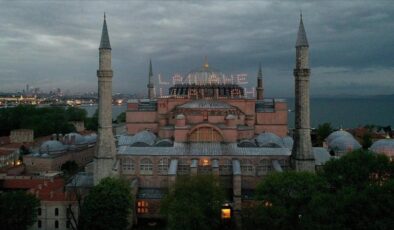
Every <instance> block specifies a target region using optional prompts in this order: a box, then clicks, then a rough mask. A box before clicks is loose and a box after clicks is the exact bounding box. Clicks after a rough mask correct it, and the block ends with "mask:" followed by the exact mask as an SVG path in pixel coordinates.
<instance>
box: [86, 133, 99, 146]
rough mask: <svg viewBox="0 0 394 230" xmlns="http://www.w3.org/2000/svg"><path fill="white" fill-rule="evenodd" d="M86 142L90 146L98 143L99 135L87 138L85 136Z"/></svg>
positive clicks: (91, 135)
mask: <svg viewBox="0 0 394 230" xmlns="http://www.w3.org/2000/svg"><path fill="white" fill-rule="evenodd" d="M84 138H85V142H86V143H88V144H94V143H96V142H97V134H95V133H93V134H90V135H87V136H84Z"/></svg>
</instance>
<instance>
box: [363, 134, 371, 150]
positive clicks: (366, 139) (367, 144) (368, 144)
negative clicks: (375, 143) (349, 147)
mask: <svg viewBox="0 0 394 230" xmlns="http://www.w3.org/2000/svg"><path fill="white" fill-rule="evenodd" d="M371 145H372V136H371V133H369V132H367V133H365V134H364V135H363V137H362V146H363V149H368V148H369V147H371Z"/></svg>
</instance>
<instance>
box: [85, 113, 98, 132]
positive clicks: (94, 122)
mask: <svg viewBox="0 0 394 230" xmlns="http://www.w3.org/2000/svg"><path fill="white" fill-rule="evenodd" d="M85 124H86V129H88V130H92V131H97V129H98V109H96V111H95V112H94V114H93V116H92V117H87V118H86V120H85Z"/></svg>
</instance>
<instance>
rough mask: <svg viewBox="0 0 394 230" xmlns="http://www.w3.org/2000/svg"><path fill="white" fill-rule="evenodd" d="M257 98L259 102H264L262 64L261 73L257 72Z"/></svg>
mask: <svg viewBox="0 0 394 230" xmlns="http://www.w3.org/2000/svg"><path fill="white" fill-rule="evenodd" d="M256 93H257V95H256V98H257V100H263V71H262V68H261V62H260V64H259V71H258V72H257V87H256Z"/></svg>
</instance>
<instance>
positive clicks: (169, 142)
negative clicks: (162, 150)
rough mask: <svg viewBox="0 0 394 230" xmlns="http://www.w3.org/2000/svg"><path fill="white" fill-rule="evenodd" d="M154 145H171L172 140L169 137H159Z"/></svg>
mask: <svg viewBox="0 0 394 230" xmlns="http://www.w3.org/2000/svg"><path fill="white" fill-rule="evenodd" d="M155 146H157V147H172V146H173V142H172V141H171V140H170V139H161V140H158V141H157V142H156V144H155Z"/></svg>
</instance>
